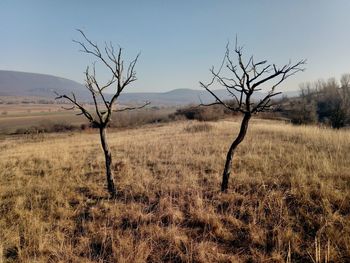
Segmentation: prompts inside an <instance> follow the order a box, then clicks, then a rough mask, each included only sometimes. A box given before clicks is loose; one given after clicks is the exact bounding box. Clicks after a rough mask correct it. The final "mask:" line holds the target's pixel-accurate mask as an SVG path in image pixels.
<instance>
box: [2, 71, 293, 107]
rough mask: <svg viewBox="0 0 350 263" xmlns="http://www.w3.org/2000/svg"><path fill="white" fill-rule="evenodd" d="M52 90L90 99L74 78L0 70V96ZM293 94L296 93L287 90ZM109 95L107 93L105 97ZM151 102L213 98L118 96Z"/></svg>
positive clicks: (223, 94)
mask: <svg viewBox="0 0 350 263" xmlns="http://www.w3.org/2000/svg"><path fill="white" fill-rule="evenodd" d="M54 91H56V92H58V93H59V94H64V93H65V94H69V93H70V92H72V91H73V92H74V93H75V95H76V97H77V99H79V100H84V101H87V100H91V97H90V93H89V92H88V91H87V90H86V88H85V87H84V86H83V85H82V84H80V83H78V82H75V81H72V80H69V79H65V78H60V77H55V76H51V75H44V74H37V73H25V72H17V71H5V70H0V96H20V97H43V98H46V99H53V98H54V97H55V94H54ZM215 94H216V95H217V96H218V97H219V98H222V99H229V98H230V97H229V95H228V93H227V91H226V90H224V89H221V90H215ZM284 94H285V95H287V96H289V97H292V96H295V95H297V94H296V92H286V93H284ZM263 96H264V93H259V92H257V93H256V94H255V99H257V100H258V99H260V98H261V97H263ZM107 97H108V96H107ZM144 101H150V102H151V103H152V105H154V106H158V105H186V104H191V103H195V104H198V103H201V102H203V103H210V102H213V101H214V99H213V97H212V96H211V95H210V94H209V93H208V92H207V91H205V90H192V89H175V90H172V91H168V92H139V93H123V94H122V95H121V96H120V98H119V103H122V104H137V103H142V102H144Z"/></svg>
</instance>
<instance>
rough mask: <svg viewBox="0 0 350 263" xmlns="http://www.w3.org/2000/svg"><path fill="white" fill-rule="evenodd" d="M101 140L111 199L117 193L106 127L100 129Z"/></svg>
mask: <svg viewBox="0 0 350 263" xmlns="http://www.w3.org/2000/svg"><path fill="white" fill-rule="evenodd" d="M100 138H101V145H102V149H103V153H104V155H105V164H106V178H107V189H108V192H109V193H110V195H111V197H112V198H114V197H116V195H117V191H116V188H115V185H114V179H113V173H112V153H111V150H110V149H109V146H108V143H107V138H106V127H100Z"/></svg>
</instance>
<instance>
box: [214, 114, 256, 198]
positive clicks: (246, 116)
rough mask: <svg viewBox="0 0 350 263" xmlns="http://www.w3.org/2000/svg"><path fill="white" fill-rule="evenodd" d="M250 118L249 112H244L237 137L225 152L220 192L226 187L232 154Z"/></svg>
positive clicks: (245, 132)
mask: <svg viewBox="0 0 350 263" xmlns="http://www.w3.org/2000/svg"><path fill="white" fill-rule="evenodd" d="M250 118H251V114H250V113H245V114H244V117H243V120H242V123H241V128H240V131H239V134H238V136H237V138H236V139H235V140H234V141H233V143H232V144H231V147H230V149H229V150H228V152H227V156H226V163H225V168H224V172H223V175H222V183H221V191H222V192H225V191H226V190H227V188H228V180H229V179H230V174H231V167H232V160H233V155H234V153H235V151H236V149H237V146H238V145H239V144H240V143H241V142H242V141H243V139H244V137H245V135H246V134H247V130H248V124H249V120H250Z"/></svg>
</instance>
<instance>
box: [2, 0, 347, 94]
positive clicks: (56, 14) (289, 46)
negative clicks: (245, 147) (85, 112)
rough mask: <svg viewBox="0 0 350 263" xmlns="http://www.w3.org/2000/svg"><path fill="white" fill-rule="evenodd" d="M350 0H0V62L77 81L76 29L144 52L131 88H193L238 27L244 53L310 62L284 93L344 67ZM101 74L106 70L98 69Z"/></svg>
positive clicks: (129, 52) (81, 63) (82, 58)
mask: <svg viewBox="0 0 350 263" xmlns="http://www.w3.org/2000/svg"><path fill="white" fill-rule="evenodd" d="M349 17H350V1H348V0H334V1H326V0H294V1H282V0H256V1H253V0H251V1H225V0H217V1H214V0H197V1H195V0H183V1H175V0H174V1H167V0H158V1H155V0H154V1H153V0H148V1H130V0H129V1H102V0H101V1H96V0H95V1H92V0H84V1H83V0H81V1H79V0H76V1H73V0H70V1H68V0H60V1H58V0H57V1H53V0H52V1H49V0H30V1H29V0H23V1H19V0H0V35H1V39H0V69H4V70H19V71H26V72H36V73H46V74H52V75H56V76H61V77H65V78H69V79H73V80H76V81H78V82H81V83H82V82H83V77H84V76H83V74H82V72H83V70H84V69H85V67H86V65H87V64H89V63H90V62H92V61H93V60H94V59H93V58H92V57H89V56H87V55H85V54H83V53H80V52H78V49H79V47H78V46H77V45H76V44H75V43H73V42H72V39H80V35H79V34H78V32H76V31H75V29H76V28H81V29H83V30H84V31H85V33H86V34H87V35H88V36H89V37H90V38H91V39H92V40H95V41H97V42H98V43H100V44H101V45H103V43H104V41H105V40H106V41H112V42H113V43H114V44H116V45H117V44H119V45H121V46H122V47H123V48H124V50H125V54H126V56H127V57H129V58H132V57H134V56H135V55H136V54H137V53H138V52H139V51H141V57H140V61H139V64H138V65H137V68H136V70H137V74H138V81H137V82H136V83H135V85H134V87H132V89H129V91H168V90H171V89H175V88H195V89H196V88H199V84H198V81H199V80H202V81H206V80H208V79H209V78H210V74H209V71H208V69H209V68H210V66H211V65H218V64H219V63H220V60H221V58H222V56H223V54H224V51H225V45H226V42H227V41H228V40H230V41H231V42H233V41H234V39H235V36H236V34H237V35H238V38H239V41H240V43H242V44H244V46H245V54H247V55H251V54H254V55H255V57H256V58H257V59H259V58H260V59H268V60H269V61H270V62H272V63H277V64H282V63H286V62H288V60H289V59H292V61H297V60H300V59H303V58H306V59H307V60H308V64H307V66H306V67H307V71H306V72H304V73H300V74H298V75H297V76H295V77H294V78H293V79H290V80H288V81H287V82H286V83H285V88H286V89H287V90H297V89H298V84H299V83H301V82H304V81H313V80H317V79H318V78H328V77H332V76H334V77H337V78H339V77H340V75H341V74H343V73H347V72H348V73H350V34H349V29H350V18H349ZM100 74H101V76H102V78H105V77H106V73H104V72H100Z"/></svg>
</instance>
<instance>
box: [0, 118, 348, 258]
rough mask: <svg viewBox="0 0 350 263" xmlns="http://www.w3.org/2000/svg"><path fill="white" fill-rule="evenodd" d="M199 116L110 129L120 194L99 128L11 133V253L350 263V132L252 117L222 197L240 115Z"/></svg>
mask: <svg viewBox="0 0 350 263" xmlns="http://www.w3.org/2000/svg"><path fill="white" fill-rule="evenodd" d="M189 125H193V126H194V127H195V126H196V125H198V124H197V123H195V122H190V123H189V122H175V123H170V124H163V125H150V126H146V127H144V128H142V129H133V130H124V131H121V132H116V131H110V133H109V139H110V144H111V146H112V151H113V155H114V169H115V177H116V181H117V182H118V188H119V190H120V191H119V196H118V198H117V199H116V200H109V199H108V196H107V195H106V192H105V189H104V183H105V180H104V175H103V156H102V152H101V149H100V147H99V141H98V135H97V134H94V133H76V134H73V135H68V134H66V135H57V136H56V135H47V136H45V137H44V138H41V139H40V140H35V139H33V138H32V139H29V138H25V137H15V138H14V137H7V138H6V139H4V140H2V141H0V149H1V151H0V262H1V261H3V262H285V261H286V260H287V257H288V252H289V251H290V253H291V260H292V262H316V258H315V238H317V240H318V241H317V242H318V243H317V244H319V246H320V248H321V249H320V252H321V258H322V260H324V257H325V254H326V252H327V249H328V248H327V246H328V244H329V259H330V261H331V262H349V261H350V202H349V200H350V171H349V168H350V158H349V152H350V133H349V131H333V130H328V129H322V130H321V129H318V128H315V127H302V126H301V127H294V126H290V125H286V124H281V123H277V122H272V121H253V123H252V125H251V130H250V131H249V134H248V137H247V138H246V140H245V141H244V142H243V143H242V145H241V146H240V147H239V151H238V153H237V155H236V156H235V158H236V159H235V161H234V175H233V176H232V178H231V181H230V190H229V192H228V193H227V194H221V193H220V192H219V191H218V189H219V183H220V177H221V171H222V166H223V163H224V158H225V154H226V150H227V148H228V147H229V140H231V139H232V138H233V137H234V136H235V134H236V133H237V131H238V123H236V122H232V121H220V122H216V123H211V124H210V126H211V127H212V128H211V129H209V130H206V129H205V130H204V131H203V132H202V131H201V132H188V130H190V131H191V128H189V127H190V126H189ZM193 129H194V131H197V128H193ZM289 245H290V250H289Z"/></svg>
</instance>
